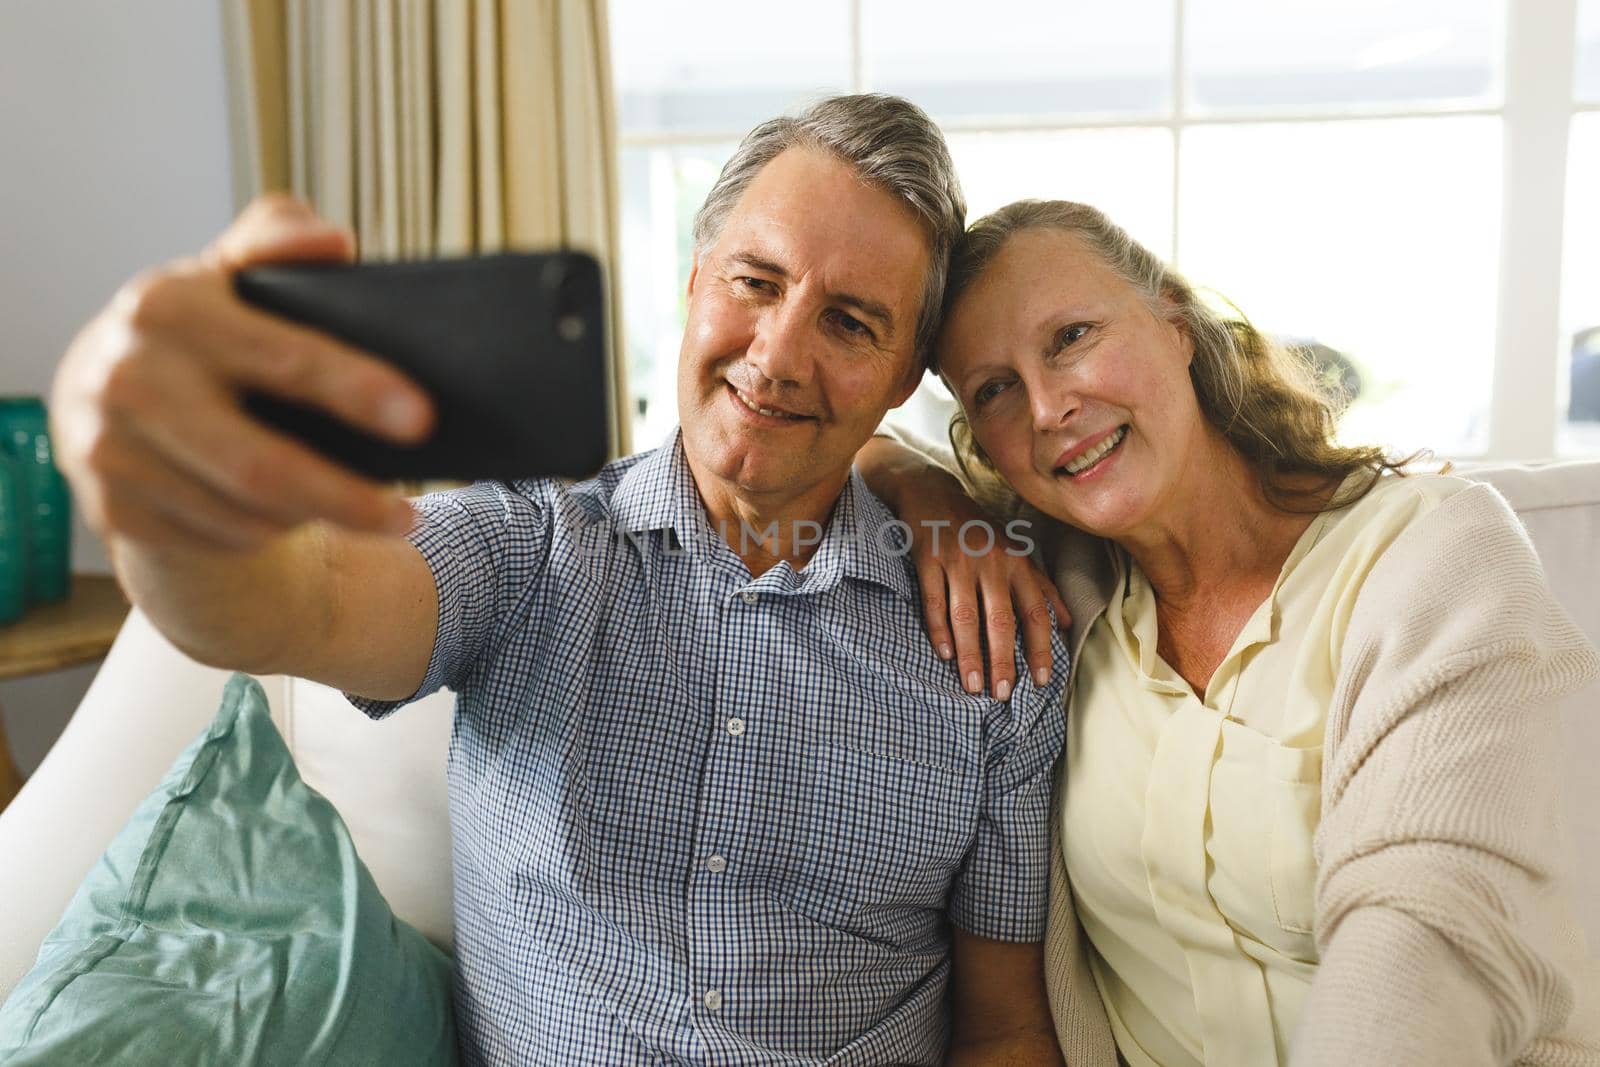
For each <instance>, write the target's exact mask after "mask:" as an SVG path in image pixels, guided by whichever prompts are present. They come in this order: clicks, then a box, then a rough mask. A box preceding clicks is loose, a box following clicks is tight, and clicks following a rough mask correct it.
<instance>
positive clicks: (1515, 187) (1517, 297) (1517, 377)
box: [619, 0, 1600, 461]
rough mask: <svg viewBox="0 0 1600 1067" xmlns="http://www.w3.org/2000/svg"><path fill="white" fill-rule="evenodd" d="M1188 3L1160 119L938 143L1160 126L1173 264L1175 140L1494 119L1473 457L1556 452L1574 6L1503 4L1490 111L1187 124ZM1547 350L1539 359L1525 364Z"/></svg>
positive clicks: (644, 136)
mask: <svg viewBox="0 0 1600 1067" xmlns="http://www.w3.org/2000/svg"><path fill="white" fill-rule="evenodd" d="M871 2H872V0H850V10H849V24H850V34H849V48H850V81H851V84H850V87H849V89H850V91H852V92H863V91H866V89H867V88H868V84H867V83H868V70H867V58H866V57H867V50H866V47H865V46H866V32H867V31H866V18H865V10H866V5H867V4H869V3H871ZM1186 5H1187V0H1172V31H1173V48H1172V85H1173V99H1172V106H1171V110H1170V112H1169V113H1168V114H1167V115H1165V116H1141V117H1128V118H1122V119H1085V120H1081V121H1077V120H1071V119H1067V120H1062V119H1053V118H1047V119H1040V120H1038V121H1032V120H1027V119H1023V120H1018V121H1011V122H985V121H981V120H962V119H958V120H952V121H948V122H941V123H940V127H941V128H942V129H943V130H944V131H945V132H946V133H947V134H963V133H1040V134H1045V133H1058V132H1065V131H1076V130H1111V129H1118V130H1121V129H1165V130H1169V131H1170V132H1171V134H1172V145H1173V152H1172V233H1171V244H1170V247H1171V249H1172V258H1173V262H1174V263H1177V264H1179V265H1180V266H1181V264H1182V249H1181V247H1180V245H1179V229H1180V224H1181V213H1180V205H1179V198H1180V196H1181V190H1182V188H1183V186H1182V178H1183V175H1182V168H1183V151H1182V148H1183V135H1184V133H1185V132H1186V131H1187V130H1189V129H1192V128H1197V127H1205V126H1239V125H1247V124H1252V123H1296V124H1310V123H1324V122H1325V123H1338V122H1352V121H1364V120H1370V119H1428V118H1441V117H1447V116H1449V117H1457V116H1479V117H1488V118H1496V119H1500V120H1501V122H1502V124H1503V141H1502V145H1503V148H1502V168H1503V173H1502V194H1501V195H1502V203H1501V217H1500V224H1501V232H1500V255H1499V285H1498V314H1497V319H1496V329H1495V342H1494V344H1495V350H1494V372H1493V380H1492V387H1491V392H1490V404H1489V431H1488V443H1487V446H1486V449H1485V451H1484V452H1483V453H1481V454H1474V455H1473V456H1472V457H1471V458H1474V459H1492V460H1507V461H1511V460H1534V459H1548V458H1551V457H1554V456H1555V455H1556V454H1557V441H1558V433H1559V430H1560V423H1561V415H1560V412H1559V411H1558V409H1557V397H1558V396H1559V395H1560V394H1559V388H1558V379H1557V375H1558V372H1559V368H1560V367H1561V366H1562V365H1563V350H1562V337H1561V327H1560V321H1561V306H1560V303H1561V268H1562V237H1563V231H1564V222H1565V199H1566V177H1567V140H1568V134H1569V131H1570V130H1571V127H1572V118H1573V116H1574V115H1576V114H1578V113H1580V112H1588V111H1600V102H1597V103H1581V102H1579V101H1578V99H1577V94H1576V91H1575V87H1574V82H1573V73H1574V61H1575V57H1576V53H1577V44H1578V41H1577V31H1578V26H1577V17H1578V0H1505V12H1504V27H1505V32H1504V39H1503V44H1504V49H1505V51H1504V55H1503V57H1502V58H1503V65H1502V68H1501V70H1502V77H1501V85H1502V86H1503V93H1504V95H1503V99H1502V102H1501V105H1500V106H1498V107H1483V106H1453V105H1449V104H1440V105H1434V106H1425V107H1363V108H1356V107H1351V108H1348V109H1346V110H1342V111H1337V110H1333V109H1331V108H1330V109H1316V110H1277V109H1269V108H1262V109H1259V110H1254V111H1251V110H1245V109H1230V110H1229V111H1228V112H1227V113H1226V114H1217V115H1207V114H1197V115H1186V114H1185V113H1184V112H1185V110H1186V107H1187V99H1186V94H1187V89H1188V85H1187V80H1188V70H1187V64H1186V56H1185V49H1184V41H1185V38H1184V34H1185V15H1186ZM746 132H747V131H746V130H744V129H698V130H670V131H653V132H622V133H621V134H620V135H619V141H620V143H621V146H622V147H623V148H624V149H627V148H678V147H696V146H704V145H710V144H726V143H728V142H730V141H734V142H737V141H738V140H739V139H740V138H741V137H743V136H744V134H745V133H746ZM1540 352H1543V353H1545V358H1544V359H1537V358H1530V357H1531V356H1533V355H1536V354H1537V353H1540Z"/></svg>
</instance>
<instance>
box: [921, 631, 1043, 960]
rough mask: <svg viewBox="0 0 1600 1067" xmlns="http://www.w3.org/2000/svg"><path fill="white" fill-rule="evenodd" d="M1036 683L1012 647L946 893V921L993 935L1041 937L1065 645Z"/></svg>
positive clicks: (1007, 938) (999, 938) (1002, 938)
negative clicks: (969, 841) (970, 829)
mask: <svg viewBox="0 0 1600 1067" xmlns="http://www.w3.org/2000/svg"><path fill="white" fill-rule="evenodd" d="M1051 662H1052V663H1054V664H1056V665H1057V668H1056V669H1055V670H1054V671H1052V674H1051V678H1050V682H1049V683H1048V684H1047V685H1045V686H1043V687H1036V686H1034V684H1033V683H1032V681H1031V680H1030V679H1029V676H1028V665H1027V663H1026V661H1024V660H1023V658H1022V656H1021V654H1020V650H1019V654H1018V657H1017V679H1018V681H1017V688H1016V691H1015V692H1014V693H1013V694H1012V696H1011V700H1010V701H1009V702H1007V703H1004V704H1000V703H997V704H995V705H994V709H993V710H994V712H995V714H996V727H995V729H994V732H993V736H992V740H991V742H990V746H989V757H988V761H987V767H986V770H985V774H984V787H983V806H982V809H981V811H980V812H979V814H978V831H977V835H976V837H975V839H974V841H973V845H972V849H971V851H970V852H968V853H967V859H966V863H965V864H964V865H963V867H962V870H961V873H960V875H959V876H958V877H957V879H956V885H955V889H954V892H953V893H952V894H951V898H950V921H951V922H953V923H955V924H956V925H957V926H959V927H961V928H962V929H963V930H965V931H967V932H968V933H970V934H974V935H976V936H978V937H986V938H989V939H990V940H993V941H1043V940H1044V925H1045V912H1046V908H1047V903H1048V902H1047V899H1046V894H1047V885H1048V875H1049V859H1050V789H1051V785H1052V782H1053V780H1054V777H1055V766H1056V760H1057V758H1058V757H1059V756H1060V755H1061V746H1062V743H1063V740H1064V739H1065V736H1066V724H1067V720H1066V714H1065V711H1064V709H1063V707H1062V703H1061V702H1062V698H1063V696H1064V695H1065V687H1066V680H1067V674H1068V671H1067V651H1066V647H1065V645H1064V644H1063V643H1062V641H1061V638H1060V636H1059V635H1057V637H1056V638H1055V641H1054V643H1053V646H1052V648H1051Z"/></svg>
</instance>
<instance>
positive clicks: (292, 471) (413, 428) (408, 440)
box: [51, 196, 435, 551]
mask: <svg viewBox="0 0 1600 1067" xmlns="http://www.w3.org/2000/svg"><path fill="white" fill-rule="evenodd" d="M354 252H355V242H354V238H353V237H352V235H351V234H350V232H349V231H348V230H346V229H344V228H342V227H339V226H336V225H334V224H332V223H329V222H327V221H326V220H323V219H320V218H318V217H317V216H316V215H315V214H314V213H313V212H312V211H311V210H310V209H309V208H308V207H306V206H305V205H304V204H302V203H300V202H299V201H296V200H294V199H292V198H289V197H286V196H269V197H265V198H262V199H260V200H257V201H256V202H255V203H253V204H252V205H251V206H250V207H249V208H248V209H246V210H245V212H244V213H243V214H241V215H240V216H239V218H238V219H237V220H236V221H235V222H234V223H233V225H232V226H230V227H229V228H228V229H227V231H226V232H224V233H223V234H222V235H221V236H220V237H219V238H218V239H217V240H216V242H214V243H213V244H212V245H211V246H210V247H209V248H208V249H206V250H205V251H204V252H203V253H201V254H200V256H199V257H197V258H194V259H189V260H182V261H179V262H176V263H173V264H170V265H168V266H166V267H163V268H159V269H156V270H153V271H150V272H147V273H145V274H142V275H140V276H139V277H137V278H135V279H134V280H133V281H131V282H129V283H128V284H127V285H126V286H124V287H123V288H122V289H121V290H120V291H119V292H118V293H117V294H116V296H115V297H114V298H113V299H112V301H111V303H110V304H109V305H108V306H107V307H106V308H105V309H104V310H103V311H102V312H101V313H100V315H99V316H97V317H96V318H95V319H94V320H93V321H92V322H91V323H90V324H89V325H88V326H87V327H86V328H85V329H84V330H83V331H82V332H81V333H80V334H79V335H78V337H77V338H76V339H75V340H74V341H73V343H72V345H71V347H70V348H69V349H68V352H67V354H66V357H65V358H64V359H63V361H62V363H61V366H60V368H59V370H58V372H57V375H56V380H55V385H54V389H53V391H52V395H51V424H52V425H51V428H52V434H53V437H54V440H55V447H56V455H57V462H58V464H59V465H60V467H61V469H62V472H63V473H64V474H65V475H66V477H67V478H68V480H69V481H70V482H71V483H72V486H73V488H74V490H75V493H76V496H77V499H78V502H79V506H80V507H81V508H82V511H83V513H84V515H85V517H86V519H87V521H88V522H89V524H90V526H92V527H93V528H94V529H95V530H96V531H97V532H98V533H100V534H101V535H102V536H104V537H106V538H107V540H108V541H109V540H112V539H114V538H121V539H126V540H128V541H132V542H137V543H140V544H144V545H150V546H161V547H175V548H198V549H212V550H223V551H247V550H251V549H256V548H260V547H262V546H263V545H265V544H266V543H267V542H269V541H270V540H272V539H273V538H275V537H277V536H279V535H281V534H283V533H285V532H287V531H288V530H290V529H292V528H294V527H295V526H298V525H300V524H302V523H305V522H308V521H310V520H313V519H324V520H327V521H328V522H331V523H334V524H337V525H339V526H343V527H346V528H348V529H350V530H354V531H358V532H363V533H371V534H389V535H400V534H404V533H405V531H406V530H407V529H409V527H410V525H411V522H412V521H413V514H412V510H411V506H410V505H409V504H408V503H407V502H406V501H405V500H404V499H403V498H402V497H401V496H399V494H398V493H397V492H396V491H395V490H393V489H392V488H390V487H388V486H386V485H385V484H383V483H381V482H378V481H375V480H373V479H370V478H366V477H362V476H360V475H357V474H355V473H352V472H351V471H349V470H347V469H345V468H343V467H341V466H339V465H338V464H336V463H334V462H331V461H330V460H328V459H326V458H324V457H323V456H321V455H319V454H317V453H316V452H315V451H313V450H312V449H311V448H309V447H307V446H306V445H304V444H302V443H301V442H299V441H297V440H295V439H293V438H291V437H289V436H286V435H285V434H283V433H280V432H276V431H274V430H272V429H269V428H267V427H265V426H263V425H262V424H261V423H260V422H259V421H258V420H257V419H255V418H254V417H252V416H251V415H250V414H249V413H248V412H247V410H246V408H245V398H246V396H247V395H249V394H251V393H262V394H266V395H269V396H273V397H278V398H282V399H283V400H286V401H290V402H293V403H295V404H298V405H302V406H306V407H310V408H314V409H317V410H320V411H323V412H326V413H328V414H329V415H332V416H334V417H336V418H337V419H339V420H342V421H343V422H345V423H348V424H350V425H352V426H354V427H357V428H359V429H361V430H364V431H366V432H368V433H371V434H373V435H375V436H377V437H379V438H382V439H384V440H387V441H391V442H394V443H395V444H396V445H401V446H406V445H414V444H417V443H419V442H421V441H423V440H425V439H426V438H427V437H428V436H429V434H430V432H431V430H432V427H433V423H434V419H435V413H434V408H433V404H432V401H431V400H430V398H429V396H428V394H427V393H426V392H425V391H424V390H423V389H422V388H421V387H419V386H418V385H417V384H416V383H415V382H414V381H412V380H411V379H410V378H408V377H407V376H406V375H405V374H403V373H401V372H400V371H399V370H397V369H396V368H395V367H393V366H391V365H390V364H389V363H387V362H385V361H383V360H381V359H378V358H376V357H374V356H372V355H369V354H367V353H365V352H362V351H360V350H358V349H356V348H354V347H352V346H350V345H347V344H343V343H341V342H339V341H337V340H335V339H333V338H332V337H330V336H328V335H327V334H325V333H323V332H321V331H318V330H313V329H310V328H307V327H305V326H301V325H298V324H296V323H293V322H290V321H287V320H285V319H283V318H280V317H278V316H276V315H272V314H269V313H267V312H265V311H261V310H259V309H257V308H254V307H251V306H250V305H248V304H247V303H245V302H244V301H243V300H241V299H240V298H239V297H238V296H237V295H236V293H235V290H234V275H235V273H236V272H238V271H240V270H242V269H245V268H249V267H253V266H257V265H260V264H266V263H278V262H300V263H304V262H311V261H322V262H330V263H337V262H348V261H349V260H350V259H351V258H352V257H353V255H354Z"/></svg>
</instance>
